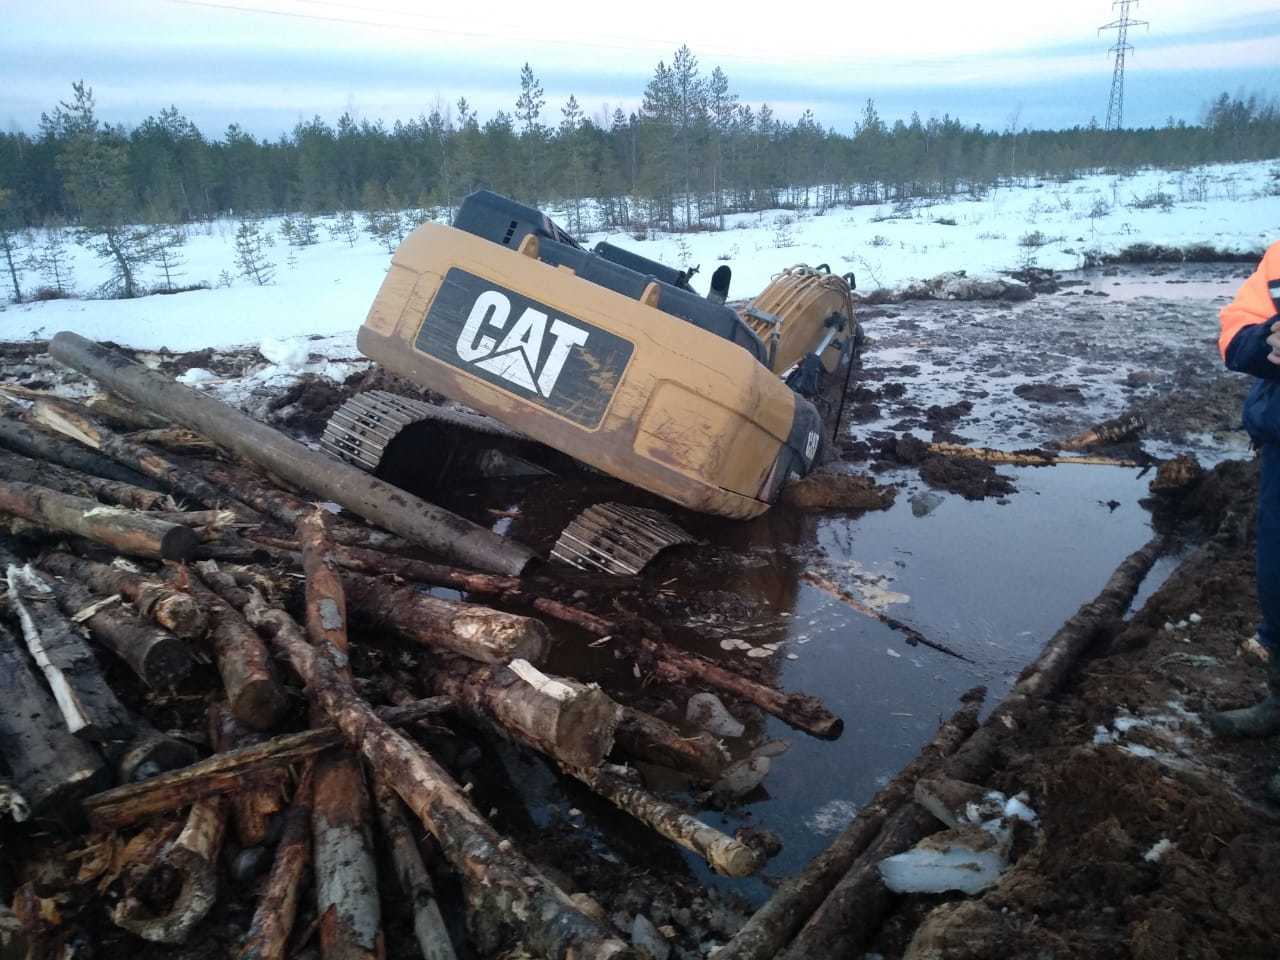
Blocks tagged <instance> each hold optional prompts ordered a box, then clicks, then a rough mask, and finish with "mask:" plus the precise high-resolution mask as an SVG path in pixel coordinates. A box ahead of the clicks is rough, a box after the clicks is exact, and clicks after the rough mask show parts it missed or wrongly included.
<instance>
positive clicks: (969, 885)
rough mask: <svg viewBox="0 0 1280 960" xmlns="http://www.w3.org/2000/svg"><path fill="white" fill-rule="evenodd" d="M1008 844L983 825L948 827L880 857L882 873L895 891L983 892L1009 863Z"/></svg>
mask: <svg viewBox="0 0 1280 960" xmlns="http://www.w3.org/2000/svg"><path fill="white" fill-rule="evenodd" d="M1008 865H1009V860H1008V857H1007V855H1006V851H1005V849H1004V844H1002V843H1001V842H1000V840H998V839H997V838H996V837H994V836H992V834H991V833H989V832H988V831H986V830H983V829H981V828H980V827H961V828H959V829H957V830H944V831H942V832H941V833H937V834H934V835H933V836H931V837H926V838H925V839H924V840H922V841H920V843H919V844H917V845H916V847H915V848H914V849H912V850H909V851H907V852H906V853H900V854H898V855H897V856H893V857H887V858H886V859H884V860H881V861H880V876H881V877H882V878H883V879H884V882H885V886H887V887H888V888H889V889H890V890H892V891H894V892H895V893H945V892H947V891H949V890H958V891H960V892H961V893H970V894H972V893H981V892H982V891H983V890H986V889H987V888H988V887H990V886H993V885H994V884H995V883H996V882H997V881H998V880H999V879H1000V875H1001V874H1002V873H1003V872H1004V871H1005V868H1006V867H1008Z"/></svg>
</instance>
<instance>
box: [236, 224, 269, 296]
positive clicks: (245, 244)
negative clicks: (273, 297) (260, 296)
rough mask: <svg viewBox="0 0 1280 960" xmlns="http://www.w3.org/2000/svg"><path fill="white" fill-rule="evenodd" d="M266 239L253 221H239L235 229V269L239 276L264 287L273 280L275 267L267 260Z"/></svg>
mask: <svg viewBox="0 0 1280 960" xmlns="http://www.w3.org/2000/svg"><path fill="white" fill-rule="evenodd" d="M267 243H268V239H267V237H266V236H265V235H264V234H263V232H262V230H261V229H260V228H259V226H258V223H257V221H255V220H241V221H240V226H239V227H237V228H236V267H238V268H239V270H240V276H242V277H244V278H245V279H247V280H252V281H253V282H254V283H256V284H257V285H258V286H260V287H265V286H266V285H267V284H269V283H271V281H272V280H274V279H275V269H276V265H275V264H274V263H272V262H271V261H270V260H269V259H267Z"/></svg>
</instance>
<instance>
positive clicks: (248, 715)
mask: <svg viewBox="0 0 1280 960" xmlns="http://www.w3.org/2000/svg"><path fill="white" fill-rule="evenodd" d="M190 590H191V593H192V595H193V596H194V597H195V598H196V600H197V602H199V604H200V605H201V606H202V607H204V609H205V610H206V611H207V612H208V615H209V642H210V643H211V644H212V646H213V652H214V658H215V660H216V661H217V664H218V674H219V675H220V676H221V677H222V686H223V688H224V689H225V690H226V692H227V702H228V703H229V704H230V705H231V713H232V715H233V716H234V717H235V718H236V719H237V720H239V721H240V722H241V723H244V724H247V725H248V726H250V727H252V728H253V729H254V730H270V729H271V728H272V727H274V726H275V725H276V724H277V723H279V722H280V719H281V718H282V717H283V716H284V712H285V710H286V709H287V707H288V701H287V700H286V698H285V694H284V690H283V689H281V687H280V684H279V682H278V681H277V680H276V675H275V670H274V669H273V667H272V665H271V657H270V655H269V654H268V653H267V649H266V647H265V646H263V644H262V640H261V639H260V638H259V637H258V634H257V633H256V632H255V631H254V630H253V629H252V628H251V627H250V626H249V625H248V624H247V623H245V622H244V618H243V617H241V616H240V614H239V613H238V612H236V611H235V610H234V609H232V607H231V605H230V604H228V603H227V602H226V601H225V600H223V599H222V597H220V596H218V594H216V593H215V592H213V591H212V590H210V589H209V588H208V587H207V586H206V585H205V584H204V583H203V582H201V580H200V578H199V577H192V578H191V580H190Z"/></svg>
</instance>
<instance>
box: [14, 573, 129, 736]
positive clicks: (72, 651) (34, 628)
mask: <svg viewBox="0 0 1280 960" xmlns="http://www.w3.org/2000/svg"><path fill="white" fill-rule="evenodd" d="M5 553H7V551H3V550H0V560H3V561H4V562H5V563H6V570H5V578H6V580H7V581H8V585H9V605H10V606H11V607H12V608H13V610H14V612H15V613H16V614H17V616H18V621H19V622H20V623H21V625H22V635H23V638H24V639H25V640H26V644H27V650H28V651H30V653H31V657H32V659H33V660H35V662H36V665H37V666H38V667H39V668H40V671H41V673H43V674H44V678H45V682H46V683H47V684H48V685H49V689H50V690H51V691H52V693H53V698H54V701H55V702H56V703H57V704H58V709H59V710H61V711H62V716H63V720H64V721H65V723H66V725H67V730H68V731H69V732H70V733H74V734H76V735H78V736H81V737H85V738H88V739H91V740H127V739H130V738H131V737H132V736H133V733H134V724H133V720H132V718H131V717H130V716H129V712H128V711H127V710H126V709H125V708H124V705H123V704H122V703H121V702H120V701H119V700H118V699H117V698H116V695H115V692H114V691H113V690H112V689H111V687H110V686H108V685H107V681H106V680H105V679H104V678H103V676H102V671H101V670H100V669H99V668H98V661H97V660H96V659H95V658H94V655H93V651H92V650H91V649H90V648H89V644H88V643H87V642H86V640H85V638H84V637H83V636H82V634H81V633H80V628H79V627H78V626H77V625H76V624H75V623H73V622H72V621H71V620H70V619H69V618H68V617H66V616H65V615H64V614H63V613H62V611H61V610H60V609H58V601H57V598H56V595H55V594H54V592H53V589H52V587H51V586H50V584H49V583H48V582H47V581H46V580H45V578H44V577H43V576H42V575H40V574H39V573H38V572H36V571H35V570H33V569H32V568H31V567H29V566H24V567H19V566H18V565H17V564H16V563H14V562H12V561H13V557H12V555H10V556H8V557H6V556H5Z"/></svg>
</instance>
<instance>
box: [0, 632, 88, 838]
mask: <svg viewBox="0 0 1280 960" xmlns="http://www.w3.org/2000/svg"><path fill="white" fill-rule="evenodd" d="M0 702H3V703H4V709H3V710H0V757H3V759H4V761H5V763H6V764H7V765H8V768H9V772H10V774H11V775H12V778H13V782H14V784H15V786H16V787H17V788H18V791H19V792H20V793H21V794H22V796H23V797H25V798H26V800H27V802H28V803H29V805H30V808H31V813H32V815H33V816H35V817H37V818H43V817H45V816H47V815H48V816H58V815H60V814H61V813H62V812H63V811H65V810H69V809H72V808H73V807H74V804H75V801H77V800H79V799H80V798H81V797H84V796H86V795H88V794H91V793H93V792H94V791H96V790H101V789H102V788H103V787H104V786H106V785H107V784H108V783H110V781H111V774H110V771H109V770H108V769H107V765H106V764H105V763H104V762H103V759H102V757H101V756H100V755H99V754H98V752H97V751H96V750H94V749H93V747H91V746H89V745H88V744H86V743H85V742H84V741H82V740H80V739H79V738H77V737H75V736H72V735H71V734H70V733H68V732H67V728H66V724H64V723H63V720H62V713H61V711H59V710H58V707H57V705H56V704H55V703H54V702H53V700H52V699H51V698H50V696H49V694H48V693H47V692H46V690H45V687H44V684H42V683H41V682H40V681H39V680H38V679H37V678H36V676H35V674H34V673H33V672H32V670H31V668H30V667H29V666H28V665H27V660H26V657H25V656H24V655H23V653H22V651H21V650H20V649H19V647H18V641H17V639H16V638H15V637H14V636H13V634H11V633H10V632H9V631H8V630H7V629H6V628H5V627H4V625H3V624H0Z"/></svg>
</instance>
